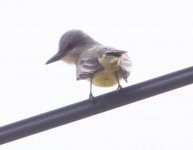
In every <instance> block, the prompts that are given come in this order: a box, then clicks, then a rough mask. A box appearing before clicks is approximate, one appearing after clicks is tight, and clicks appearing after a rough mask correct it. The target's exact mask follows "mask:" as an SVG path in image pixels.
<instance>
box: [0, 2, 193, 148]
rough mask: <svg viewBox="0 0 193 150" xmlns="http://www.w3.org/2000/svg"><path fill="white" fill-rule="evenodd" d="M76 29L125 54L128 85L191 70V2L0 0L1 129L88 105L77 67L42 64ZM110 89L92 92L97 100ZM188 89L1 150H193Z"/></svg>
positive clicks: (192, 103) (86, 88)
mask: <svg viewBox="0 0 193 150" xmlns="http://www.w3.org/2000/svg"><path fill="white" fill-rule="evenodd" d="M70 29H81V30H83V31H84V32H86V33H88V34H89V35H91V36H92V37H93V38H94V39H96V40H97V41H99V42H101V43H103V44H105V45H108V46H113V47H116V48H119V49H123V50H127V51H128V54H129V56H130V58H131V60H132V62H133V71H132V74H131V77H130V78H129V80H128V81H129V83H128V84H126V83H124V82H122V85H123V86H127V85H132V84H135V83H138V82H141V81H144V80H147V79H150V78H154V77H157V76H159V75H163V74H166V73H170V72H172V71H175V70H179V69H182V68H186V67H189V66H191V65H192V64H193V0H118V1H116V0H114V1H113V0H95V1H91V0H81V1H78V0H77V1H75V0H69V1H67V0H63V1H62V0H52V1H51V0H33V1H32V0H31V1H29V0H17V1H14V0H0V41H1V42H0V68H1V73H0V91H1V94H0V126H2V125H5V124H8V123H11V122H14V121H18V120H21V119H24V118H28V117H31V116H34V115H37V114H40V113H43V112H46V111H49V110H53V109H56V108H59V107H63V106H66V105H69V104H72V103H75V102H78V101H80V100H84V99H87V98H88V93H89V83H88V82H87V81H76V80H75V67H74V66H69V65H67V64H65V63H63V62H56V63H53V64H50V65H47V66H46V65H45V62H46V61H47V60H48V59H49V58H50V57H51V56H52V55H53V54H54V53H56V51H57V50H58V41H59V38H60V37H61V35H62V34H63V33H64V32H66V31H67V30H70ZM115 89H116V86H115V87H113V88H108V89H105V88H98V87H94V89H93V94H94V95H99V94H102V93H105V92H108V91H112V90H115ZM192 89H193V85H190V86H186V87H183V88H180V89H178V90H174V91H172V92H168V93H165V94H162V95H158V96H155V97H152V98H149V99H146V100H143V101H140V102H137V103H133V104H130V105H127V106H124V107H121V108H118V109H114V110H111V111H108V112H105V113H102V114H99V115H96V116H93V117H89V118H86V119H83V120H80V121H77V122H73V123H70V124H68V125H64V126H61V127H58V128H55V129H52V130H49V131H46V132H42V133H39V134H36V135H33V136H30V137H27V138H24V139H21V140H18V141H14V142H12V143H9V144H6V145H3V146H1V147H0V150H16V149H18V150H26V149H27V150H34V149H46V150H53V149H54V150H64V149H68V150H75V149H82V150H83V149H84V150H91V149H92V150H101V149H106V150H107V149H109V150H117V149H121V150H163V149H164V150H171V149H175V150H181V149H186V150H192V149H193V91H192Z"/></svg>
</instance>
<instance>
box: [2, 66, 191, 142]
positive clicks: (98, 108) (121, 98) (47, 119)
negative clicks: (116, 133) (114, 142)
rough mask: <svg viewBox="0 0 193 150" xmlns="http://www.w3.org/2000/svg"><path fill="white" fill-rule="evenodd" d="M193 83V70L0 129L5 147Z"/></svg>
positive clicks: (168, 75) (174, 73)
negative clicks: (40, 133)
mask: <svg viewBox="0 0 193 150" xmlns="http://www.w3.org/2000/svg"><path fill="white" fill-rule="evenodd" d="M192 83H193V66H192V67H189V68H186V69H183V70H179V71H176V72H173V73H170V74H166V75H163V76H160V77H157V78H154V79H151V80H147V81H144V82H141V83H138V84H135V85H131V86H128V87H126V88H123V89H121V90H120V91H119V93H117V91H113V92H110V93H107V94H103V95H100V96H97V97H95V98H94V102H91V101H90V100H84V101H81V102H78V103H75V104H72V105H69V106H65V107H62V108H59V109H56V110H52V111H49V112H46V113H43V114H40V115H37V116H34V117H31V118H27V119H24V120H21V121H18V122H14V123H11V124H8V125H5V126H2V127H0V144H5V143H8V142H11V141H14V140H17V139H20V138H23V137H26V136H29V135H32V134H36V133H39V132H42V131H45V130H48V129H51V128H54V127H57V126H61V125H64V124H67V123H70V122H73V121H77V120H80V119H83V118H86V117H89V116H92V115H95V114H98V113H102V112H105V111H107V110H111V109H114V108H117V107H120V106H123V105H126V104H130V103H133V102H136V101H139V100H142V99H145V98H148V97H151V96H155V95H158V94H161V93H164V92H167V91H170V90H173V89H176V88H180V87H182V86H185V85H189V84H192Z"/></svg>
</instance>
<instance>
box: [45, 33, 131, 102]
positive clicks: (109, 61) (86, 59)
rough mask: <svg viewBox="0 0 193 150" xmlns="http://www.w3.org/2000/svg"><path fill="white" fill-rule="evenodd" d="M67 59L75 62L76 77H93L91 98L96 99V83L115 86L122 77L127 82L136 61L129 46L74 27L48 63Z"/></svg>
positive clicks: (85, 78)
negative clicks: (114, 44)
mask: <svg viewBox="0 0 193 150" xmlns="http://www.w3.org/2000/svg"><path fill="white" fill-rule="evenodd" d="M59 60H63V61H64V62H66V63H68V64H75V66H76V79H77V80H88V81H90V93H89V99H90V100H91V101H93V99H94V96H93V94H92V85H93V84H94V85H95V86H98V87H112V86H114V85H116V84H117V85H118V87H117V91H118V92H119V91H120V90H121V89H122V86H121V84H120V80H121V79H123V80H125V81H126V82H127V78H128V77H129V76H130V73H131V66H132V62H131V60H130V58H129V56H128V54H127V51H125V50H119V49H116V48H113V47H110V46H104V45H103V44H101V43H99V42H97V41H96V40H94V39H93V38H92V37H90V36H89V35H88V34H86V33H85V32H83V31H82V30H78V29H73V30H69V31H67V32H65V33H64V34H63V35H62V36H61V38H60V40H59V46H58V52H57V53H56V54H55V55H54V56H52V57H51V58H50V59H49V60H48V61H47V62H46V64H50V63H53V62H56V61H59Z"/></svg>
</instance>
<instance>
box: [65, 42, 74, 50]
mask: <svg viewBox="0 0 193 150" xmlns="http://www.w3.org/2000/svg"><path fill="white" fill-rule="evenodd" d="M73 48H74V45H73V44H71V43H69V44H68V45H67V48H66V49H67V50H71V49H73Z"/></svg>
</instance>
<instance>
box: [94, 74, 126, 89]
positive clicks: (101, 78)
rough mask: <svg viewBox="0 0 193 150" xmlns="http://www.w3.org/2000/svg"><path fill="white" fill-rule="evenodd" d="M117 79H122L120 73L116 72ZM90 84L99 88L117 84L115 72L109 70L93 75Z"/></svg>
mask: <svg viewBox="0 0 193 150" xmlns="http://www.w3.org/2000/svg"><path fill="white" fill-rule="evenodd" d="M118 78H119V80H120V79H121V78H122V73H121V71H118ZM92 83H93V84H94V85H96V86H100V87H111V86H113V85H115V84H117V79H116V75H115V72H113V71H109V70H104V71H101V72H98V73H96V74H95V75H94V77H93V80H92Z"/></svg>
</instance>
